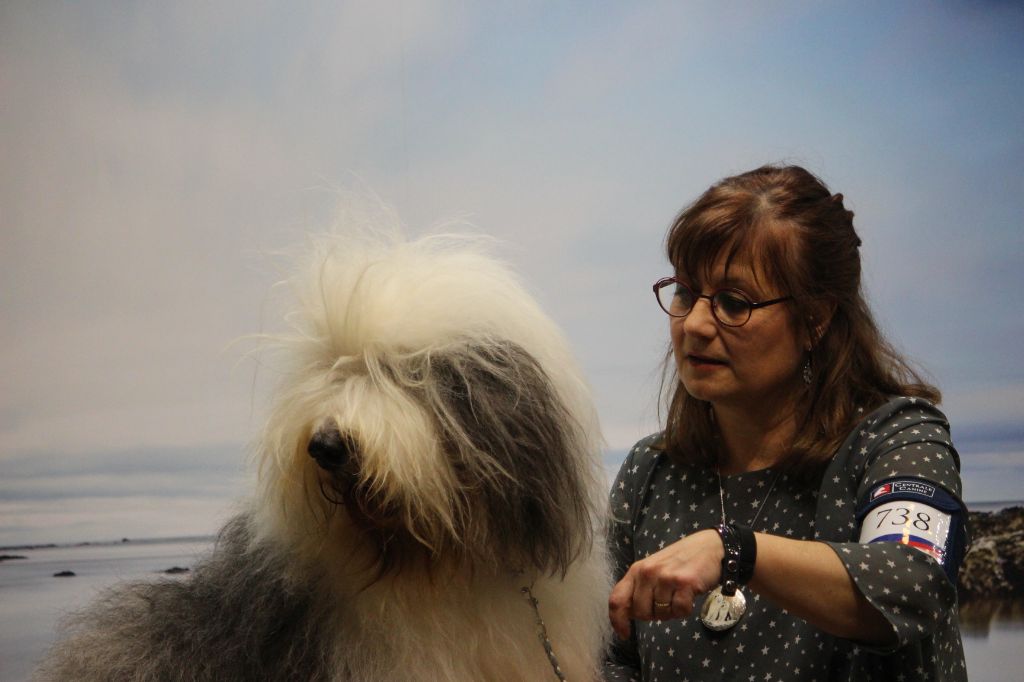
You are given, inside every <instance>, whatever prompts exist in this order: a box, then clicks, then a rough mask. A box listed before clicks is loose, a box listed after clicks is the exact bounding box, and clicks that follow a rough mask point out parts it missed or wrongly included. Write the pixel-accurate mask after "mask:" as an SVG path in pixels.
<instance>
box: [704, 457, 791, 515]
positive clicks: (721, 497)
mask: <svg viewBox="0 0 1024 682" xmlns="http://www.w3.org/2000/svg"><path fill="white" fill-rule="evenodd" d="M715 473H716V474H718V499H719V501H720V502H721V503H722V525H723V526H724V525H726V520H725V488H724V487H723V486H722V468H721V467H720V466H716V467H715ZM781 473H782V472H781V471H777V472H775V476H774V477H772V484H771V485H770V486H768V492H767V493H766V494H765V496H764V499H763V500H761V504H760V505H759V506H758V508H757V511H756V512H754V518H752V519H750V522H749V523H748V524H747V528H749V529H751V530H754V523H755V522H756V521H757V517H758V516H760V515H761V510H762V509H764V505H765V503H766V502H768V498H769V497H771V496H772V491H773V490H775V484H776V483H778V481H779V475H780V474H781Z"/></svg>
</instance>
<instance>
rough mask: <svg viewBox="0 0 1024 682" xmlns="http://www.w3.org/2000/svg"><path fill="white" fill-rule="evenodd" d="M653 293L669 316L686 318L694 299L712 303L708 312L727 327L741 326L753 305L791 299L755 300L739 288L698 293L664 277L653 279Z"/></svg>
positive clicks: (758, 306)
mask: <svg viewBox="0 0 1024 682" xmlns="http://www.w3.org/2000/svg"><path fill="white" fill-rule="evenodd" d="M654 295H655V296H656V297H657V299H658V305H660V306H661V309H662V310H664V311H665V312H666V313H668V314H669V315H671V316H672V317H686V316H687V315H689V314H690V311H691V310H693V306H695V305H697V299H699V298H706V299H708V301H710V303H711V314H712V315H714V316H715V319H716V320H718V321H719V322H720V323H721V324H724V325H725V326H726V327H742V326H743V325H745V324H746V323H747V321H748V320H749V319H750V314H751V313H752V312H753V311H754V309H755V308H765V307H767V306H770V305H775V304H776V303H782V302H783V301H788V300H790V299H791V298H793V297H792V296H783V297H782V298H773V299H771V300H770V301H760V302H756V303H755V302H754V301H751V300H750V298H749V297H748V296H747V295H746V294H745V293H743V292H742V291H740V290H739V289H718V290H716V291H714V292H712V293H711V294H697V293H694V291H693V289H691V288H690V287H688V286H686V285H685V284H683V283H682V282H680V281H679V280H678V279H676V278H675V277H663V278H661V279H659V280H658V281H657V282H655V283H654Z"/></svg>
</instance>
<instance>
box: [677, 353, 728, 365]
mask: <svg viewBox="0 0 1024 682" xmlns="http://www.w3.org/2000/svg"><path fill="white" fill-rule="evenodd" d="M686 361H687V362H688V363H690V364H691V365H692V366H694V367H701V368H711V367H724V366H725V365H726V364H727V363H726V362H725V361H724V360H718V359H716V358H709V357H707V356H704V355H695V354H693V353H688V354H687V355H686Z"/></svg>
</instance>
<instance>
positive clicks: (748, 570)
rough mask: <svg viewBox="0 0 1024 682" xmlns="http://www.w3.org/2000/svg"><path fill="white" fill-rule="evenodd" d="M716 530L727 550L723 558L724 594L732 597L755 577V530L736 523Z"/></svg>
mask: <svg viewBox="0 0 1024 682" xmlns="http://www.w3.org/2000/svg"><path fill="white" fill-rule="evenodd" d="M715 530H717V531H718V535H719V536H721V538H722V546H723V547H724V548H725V555H724V556H723V557H722V594H724V595H726V596H732V595H733V594H735V593H736V588H737V587H740V586H741V585H746V584H747V583H748V582H749V581H750V579H751V578H752V577H753V575H754V562H755V561H756V560H757V540H756V539H755V538H754V531H753V530H751V529H750V528H747V527H746V526H738V525H736V524H734V523H727V524H725V525H721V526H718V528H716V529H715Z"/></svg>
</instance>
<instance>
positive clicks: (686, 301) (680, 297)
mask: <svg viewBox="0 0 1024 682" xmlns="http://www.w3.org/2000/svg"><path fill="white" fill-rule="evenodd" d="M675 298H676V300H677V301H678V302H679V305H680V306H681V307H683V308H686V309H689V308H691V307H692V306H693V292H692V291H690V290H689V289H687V288H686V287H684V286H678V285H677V286H676V293H675Z"/></svg>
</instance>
